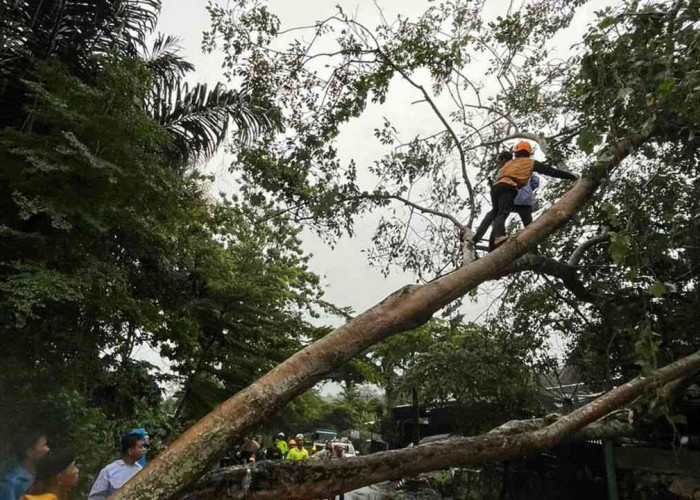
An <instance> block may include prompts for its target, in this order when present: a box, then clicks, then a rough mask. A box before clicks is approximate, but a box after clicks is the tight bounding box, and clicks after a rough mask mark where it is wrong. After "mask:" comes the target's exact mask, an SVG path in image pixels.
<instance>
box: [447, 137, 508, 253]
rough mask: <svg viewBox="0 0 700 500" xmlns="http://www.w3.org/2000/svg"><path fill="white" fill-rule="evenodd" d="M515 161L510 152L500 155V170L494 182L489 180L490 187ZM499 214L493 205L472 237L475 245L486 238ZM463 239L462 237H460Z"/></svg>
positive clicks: (498, 158) (497, 159)
mask: <svg viewBox="0 0 700 500" xmlns="http://www.w3.org/2000/svg"><path fill="white" fill-rule="evenodd" d="M512 159H513V153H511V152H510V151H507V150H504V151H501V152H500V153H498V156H497V157H496V162H498V170H497V171H496V176H495V177H494V179H493V181H492V180H491V179H489V181H488V182H489V185H490V186H491V187H492V188H493V185H494V183H495V182H496V179H498V178H499V177H500V175H501V170H502V169H503V166H504V165H505V164H506V163H508V162H509V161H510V160H512ZM497 212H498V210H497V205H493V207H492V208H491V210H489V211H488V212H487V213H486V215H484V218H483V219H482V220H481V223H480V224H479V227H478V228H476V232H475V233H474V236H473V237H472V241H473V243H474V245H476V244H477V243H479V241H481V238H483V237H484V235H485V234H486V231H487V230H488V228H490V227H491V225H492V224H493V219H495V218H496V213H497ZM460 239H461V237H460Z"/></svg>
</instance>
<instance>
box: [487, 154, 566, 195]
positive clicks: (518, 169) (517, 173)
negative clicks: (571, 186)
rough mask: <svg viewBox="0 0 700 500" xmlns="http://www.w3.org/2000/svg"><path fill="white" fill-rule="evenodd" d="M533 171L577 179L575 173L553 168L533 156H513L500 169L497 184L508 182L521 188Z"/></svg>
mask: <svg viewBox="0 0 700 500" xmlns="http://www.w3.org/2000/svg"><path fill="white" fill-rule="evenodd" d="M532 172H537V173H538V174H542V175H548V176H550V177H556V178H558V179H569V180H572V181H574V180H576V179H577V177H576V176H575V175H574V174H571V173H569V172H564V171H563V170H558V169H556V168H552V167H550V166H547V165H545V164H544V163H541V162H539V161H537V160H533V159H532V158H513V159H512V160H510V161H509V162H506V163H505V165H503V166H502V167H501V169H500V170H499V171H498V175H497V176H496V184H506V185H508V186H512V187H514V188H515V189H520V188H521V187H523V186H525V185H527V183H528V182H529V181H530V177H532Z"/></svg>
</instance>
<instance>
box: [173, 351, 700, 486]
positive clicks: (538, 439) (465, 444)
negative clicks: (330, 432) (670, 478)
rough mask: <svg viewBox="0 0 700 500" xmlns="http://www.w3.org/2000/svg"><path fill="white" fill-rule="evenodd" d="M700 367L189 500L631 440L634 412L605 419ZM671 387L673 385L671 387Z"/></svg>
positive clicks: (230, 481) (279, 468)
mask: <svg viewBox="0 0 700 500" xmlns="http://www.w3.org/2000/svg"><path fill="white" fill-rule="evenodd" d="M699 368H700V351H698V352H696V353H695V354H692V355H690V356H688V357H686V358H683V359H681V360H679V361H676V362H675V363H672V364H670V365H668V366H666V367H664V368H662V369H660V370H659V371H658V373H657V375H656V376H655V377H653V378H652V377H649V378H646V377H638V378H636V379H634V380H632V381H630V382H628V383H626V384H623V385H621V386H619V387H617V388H615V389H613V390H612V391H610V392H608V393H606V394H604V395H603V396H601V397H599V398H598V399H596V400H595V401H592V402H591V403H589V404H587V405H585V406H583V407H581V408H579V409H577V410H575V411H573V412H571V413H570V414H568V415H566V416H563V417H560V418H556V419H552V418H540V419H533V420H526V421H513V422H509V423H507V424H505V425H503V426H500V427H498V428H496V429H494V430H493V431H491V432H489V433H488V434H483V435H481V436H477V437H470V438H456V439H448V440H444V441H440V442H436V443H431V444H427V445H423V446H416V447H413V448H405V449H402V450H394V451H387V452H382V453H375V454H372V455H367V456H364V457H357V458H347V459H342V460H330V461H322V462H313V461H311V462H307V463H288V462H284V461H277V462H261V463H260V464H256V465H255V466H253V467H231V468H229V469H223V470H219V471H216V472H214V473H212V474H209V475H207V476H206V477H205V478H204V480H203V481H200V482H199V483H197V484H196V485H194V486H193V487H192V488H191V489H190V490H189V491H188V492H186V493H185V494H184V495H183V496H182V497H181V500H204V499H209V498H217V499H218V498H222V499H224V498H225V499H248V500H267V499H276V498H286V499H290V500H293V499H312V498H328V497H332V496H333V495H336V494H339V493H343V492H346V491H350V490H354V489H357V488H360V487H362V486H367V485H370V484H375V483H378V482H382V481H387V480H396V479H402V478H405V477H410V476H414V475H416V474H419V473H421V472H429V471H434V470H439V469H445V468H448V467H452V466H461V467H467V466H475V465H480V464H483V463H485V462H491V461H502V460H506V459H512V458H518V457H523V456H526V455H530V454H533V453H535V452H537V451H540V450H542V449H544V448H549V447H551V446H554V445H556V444H558V443H560V442H561V441H562V440H564V439H577V440H585V439H607V438H611V437H615V436H621V435H631V434H633V433H634V431H635V425H634V423H633V422H631V421H630V420H631V419H630V418H629V414H628V412H624V413H621V414H618V415H617V416H616V418H610V419H606V420H602V421H601V420H599V419H601V418H603V417H605V416H606V415H608V414H609V413H610V412H612V411H614V410H615V409H617V408H620V407H621V406H623V405H625V404H627V403H629V402H631V401H633V400H634V399H635V398H637V397H638V396H639V395H641V394H642V393H643V392H644V391H645V390H647V389H650V388H655V387H656V388H660V389H661V391H660V393H661V394H662V395H666V394H664V393H665V392H667V391H665V388H662V387H661V386H662V385H663V384H667V383H671V382H673V381H675V380H677V379H681V380H682V378H683V377H685V376H686V375H688V374H691V373H694V372H696V371H697V370H698V369H699ZM667 387H668V386H667Z"/></svg>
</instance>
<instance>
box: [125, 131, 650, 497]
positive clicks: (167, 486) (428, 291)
mask: <svg viewBox="0 0 700 500" xmlns="http://www.w3.org/2000/svg"><path fill="white" fill-rule="evenodd" d="M643 141H644V138H643V137H641V136H631V137H629V138H627V139H625V140H623V141H620V142H619V143H618V144H617V145H616V146H615V147H614V148H612V149H611V150H610V151H608V152H606V153H605V154H604V155H601V156H599V158H598V160H597V161H596V163H595V164H594V165H592V166H591V168H590V169H589V170H590V174H591V178H582V179H579V180H578V181H577V182H576V183H575V184H574V186H573V187H572V188H571V190H570V191H569V192H567V193H566V194H565V195H564V196H563V197H562V198H561V199H560V200H559V201H558V202H557V203H555V204H554V205H553V206H552V207H551V208H550V209H549V210H548V211H547V212H546V213H544V214H543V215H542V216H541V217H540V218H538V219H537V220H536V221H534V222H533V223H532V224H530V225H529V226H528V227H527V228H525V229H524V230H523V231H521V232H520V233H518V234H517V235H516V236H515V237H513V238H511V239H510V240H509V241H508V242H507V243H505V244H504V245H502V246H501V247H499V248H498V249H497V250H496V251H494V252H492V253H490V254H488V255H486V256H485V257H483V258H481V259H479V260H477V261H475V262H472V263H471V264H469V265H467V266H464V267H462V268H460V269H458V270H457V271H455V272H453V273H451V274H449V275H447V276H444V277H443V278H440V279H439V280H436V281H433V282H430V283H428V284H426V285H423V286H406V287H404V288H402V289H400V290H399V291H397V292H395V293H393V294H392V295H390V296H389V297H387V298H386V299H385V300H384V301H382V302H381V303H379V304H378V305H376V306H374V307H372V308H371V309H369V310H367V311H365V312H364V313H362V314H360V315H359V316H357V317H356V318H354V319H352V320H351V321H349V322H348V323H346V324H345V325H343V326H341V327H340V328H338V329H336V330H335V331H334V332H333V333H331V334H330V335H328V336H326V337H324V338H322V339H321V340H319V341H317V342H315V343H314V344H312V345H310V346H308V347H306V348H305V349H303V350H301V351H299V352H297V353H296V354H295V355H293V356H292V357H290V358H289V359H287V360H286V361H285V362H284V363H282V364H280V365H279V366H277V367H276V368H274V369H273V370H271V371H270V372H268V373H267V374H266V375H264V376H263V377H261V378H260V379H258V380H257V381H256V382H254V383H253V384H252V385H250V386H249V387H247V388H246V389H244V390H242V391H241V392H239V393H237V394H236V395H234V396H233V397H232V398H230V399H229V400H227V401H225V402H224V403H222V404H221V405H220V406H219V407H217V408H216V409H215V410H213V411H212V412H211V413H209V415H207V416H206V417H204V418H203V419H202V420H200V421H199V422H198V423H197V424H195V425H194V426H192V427H191V428H190V429H189V430H187V431H186V432H185V433H184V434H182V435H181V436H180V437H179V438H178V439H177V440H176V441H175V442H174V443H173V444H172V445H171V446H169V447H168V448H167V449H166V450H165V451H164V452H163V453H161V454H160V455H159V456H158V457H156V459H155V460H153V461H152V462H150V463H149V464H148V466H147V467H146V468H145V469H144V470H143V471H141V472H140V473H139V474H137V475H136V476H135V477H134V478H133V479H132V480H131V481H129V482H128V483H127V484H126V485H124V487H123V488H122V489H121V490H120V491H119V492H118V493H117V494H116V495H115V496H114V500H124V499H130V500H156V499H162V498H168V497H172V496H175V495H176V494H177V493H178V492H179V491H180V490H181V489H182V488H183V487H185V486H186V485H188V484H190V483H192V482H194V481H195V480H197V479H198V478H199V477H201V476H202V475H203V474H204V473H205V472H207V471H208V470H210V469H211V467H212V466H213V465H214V464H215V462H216V460H217V459H218V457H220V456H221V454H222V453H223V452H224V451H225V450H226V448H227V446H228V445H229V443H230V442H231V441H232V439H234V438H235V437H240V436H241V435H243V434H245V432H246V431H247V430H249V429H250V427H251V426H253V425H254V424H256V423H258V422H260V421H261V420H263V419H265V418H266V417H268V416H269V415H271V414H272V413H273V412H274V411H275V410H277V409H279V408H280V407H282V406H283V405H284V404H286V403H287V402H289V401H290V400H292V399H293V398H294V397H296V396H297V395H299V394H301V393H302V392H303V391H305V390H307V389H308V388H310V387H312V386H313V385H314V384H315V383H316V382H319V381H320V380H323V378H324V377H325V375H326V374H328V373H329V372H330V371H332V370H333V369H334V368H335V367H337V366H339V365H342V364H343V363H345V362H347V361H348V360H350V359H352V358H353V357H354V356H356V355H358V354H359V353H361V352H363V351H364V350H366V349H367V348H369V347H370V346H372V345H374V344H376V343H378V342H381V341H382V340H384V339H386V338H387V337H389V336H390V335H392V334H395V333H398V332H402V331H406V330H410V329H413V328H416V327H418V326H420V325H422V324H423V323H425V322H426V321H428V320H429V319H430V318H431V316H432V315H433V313H435V312H436V311H438V310H440V309H442V308H443V307H444V306H446V305H447V304H449V303H450V302H452V301H454V300H455V299H457V298H459V297H461V296H463V295H464V294H465V293H467V292H469V291H470V290H472V289H474V288H475V287H477V286H478V285H479V284H481V283H483V282H484V281H486V280H488V279H491V278H492V277H493V276H494V275H497V274H498V273H499V270H500V269H502V268H504V267H506V266H508V265H509V264H511V263H512V262H514V261H515V260H516V259H517V258H518V257H520V256H521V255H523V254H524V253H525V252H526V251H527V249H528V248H530V247H532V246H534V245H536V244H538V243H539V242H541V241H542V240H544V239H545V238H546V237H547V236H548V235H550V234H551V233H553V232H554V231H556V230H557V229H558V228H559V227H561V226H562V225H563V224H564V223H566V221H567V220H568V219H569V218H570V217H571V215H572V214H573V213H574V212H575V211H577V210H578V209H579V208H580V207H581V206H582V205H583V204H584V203H585V202H586V200H587V199H588V198H589V197H590V196H591V195H592V194H593V193H594V192H595V190H596V188H597V186H598V184H599V181H598V179H602V178H603V177H604V176H605V175H607V174H608V173H609V172H610V171H611V170H612V169H613V168H614V167H615V166H616V165H618V164H619V163H620V162H621V161H622V160H623V159H624V158H625V157H627V155H628V154H629V153H630V152H631V151H632V150H633V148H634V147H636V146H638V145H639V144H641V143H642V142H643ZM365 484H367V483H365Z"/></svg>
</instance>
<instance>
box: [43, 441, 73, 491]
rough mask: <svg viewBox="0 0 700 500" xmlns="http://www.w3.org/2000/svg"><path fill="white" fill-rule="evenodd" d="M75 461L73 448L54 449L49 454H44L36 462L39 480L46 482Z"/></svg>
mask: <svg viewBox="0 0 700 500" xmlns="http://www.w3.org/2000/svg"><path fill="white" fill-rule="evenodd" d="M73 462H75V453H74V452H73V450H69V449H63V450H52V451H50V452H49V453H48V455H44V456H43V457H41V458H40V459H39V461H38V462H37V464H36V479H37V481H40V482H43V483H46V482H48V481H49V480H50V479H51V478H52V477H54V476H55V475H57V474H59V473H60V472H62V471H64V470H65V469H66V468H67V467H68V466H69V465H70V464H72V463H73Z"/></svg>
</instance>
